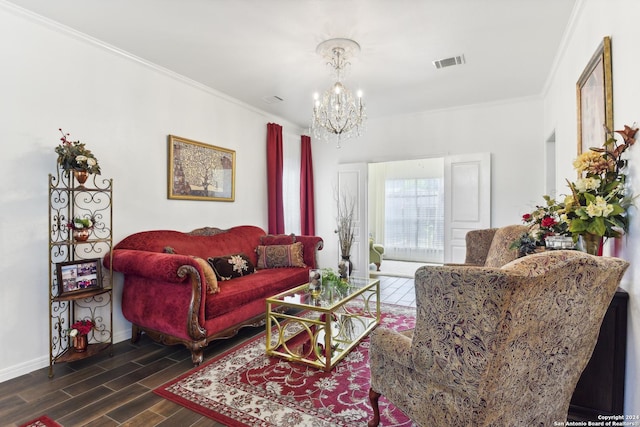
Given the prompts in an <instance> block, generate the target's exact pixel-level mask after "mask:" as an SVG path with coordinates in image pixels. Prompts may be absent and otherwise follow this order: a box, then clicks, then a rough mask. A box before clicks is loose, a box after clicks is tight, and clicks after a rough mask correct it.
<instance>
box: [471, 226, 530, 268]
mask: <svg viewBox="0 0 640 427" xmlns="http://www.w3.org/2000/svg"><path fill="white" fill-rule="evenodd" d="M527 230H528V227H527V226H526V225H517V224H514V225H507V226H505V227H501V228H487V229H482V230H471V231H468V232H467V235H466V236H465V241H466V246H467V252H466V257H465V264H469V265H477V266H484V267H502V266H503V265H505V264H506V263H508V262H510V261H513V260H514V259H516V258H517V257H518V251H517V250H516V249H511V248H510V246H511V244H512V243H513V242H514V241H515V240H516V239H518V238H519V237H520V236H521V235H522V234H523V233H526V232H527Z"/></svg>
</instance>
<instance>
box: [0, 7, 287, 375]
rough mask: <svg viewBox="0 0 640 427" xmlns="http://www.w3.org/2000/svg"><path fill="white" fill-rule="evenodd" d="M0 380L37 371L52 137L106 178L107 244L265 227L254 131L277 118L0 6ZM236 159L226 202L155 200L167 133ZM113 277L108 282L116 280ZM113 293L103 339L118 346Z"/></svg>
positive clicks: (43, 339)
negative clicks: (110, 324)
mask: <svg viewBox="0 0 640 427" xmlns="http://www.w3.org/2000/svg"><path fill="white" fill-rule="evenodd" d="M0 46H1V49H0V51H1V52H2V54H3V55H2V56H3V64H2V67H1V68H0V117H2V126H1V127H0V136H1V140H2V155H1V156H0V182H1V183H2V190H1V191H0V210H1V212H2V216H1V217H0V238H1V241H2V245H0V277H1V278H2V284H1V285H0V315H1V316H2V321H0V343H2V345H4V346H5V347H4V350H3V351H0V381H3V380H6V379H8V378H12V377H14V376H17V375H20V374H23V373H26V372H30V371H32V370H34V369H36V368H40V367H43V366H47V365H48V352H49V347H48V345H49V340H48V330H49V326H48V312H49V309H48V300H47V295H48V293H47V286H48V280H49V277H48V265H47V264H48V255H47V250H48V249H47V248H48V234H47V228H48V219H47V211H48V210H47V197H48V196H47V194H48V189H47V185H48V184H47V183H48V181H47V175H48V174H49V173H53V172H55V168H56V158H57V155H56V154H55V153H54V148H55V147H56V146H57V145H58V144H59V142H60V141H59V138H60V134H59V132H58V128H63V129H64V131H65V132H69V133H71V137H70V138H71V139H72V140H76V139H80V140H81V141H82V142H85V143H86V144H87V146H88V148H90V149H91V150H92V151H93V152H94V153H95V155H96V156H97V158H98V160H99V162H100V166H101V168H102V174H103V176H105V177H109V178H113V179H114V200H113V204H114V221H113V230H114V239H115V241H116V242H117V241H119V240H121V239H122V238H123V237H125V236H127V235H128V234H131V233H133V232H136V231H141V230H148V229H158V228H160V229H176V230H184V231H188V230H191V229H194V228H197V227H200V226H205V225H208V226H215V227H221V228H226V227H230V226H233V225H238V224H253V225H258V226H261V227H263V228H265V227H266V225H267V214H266V209H265V206H266V182H265V181H266V180H265V179H260V178H259V177H261V176H266V166H265V164H266V161H265V157H266V154H265V148H264V147H265V146H266V144H265V141H266V124H267V123H268V122H269V121H277V122H278V123H280V124H282V125H283V126H285V127H289V128H291V125H290V124H288V123H286V122H283V121H282V120H280V119H277V118H274V117H270V116H267V115H265V114H264V113H262V112H259V111H255V110H254V109H251V108H248V107H246V106H244V105H242V104H240V103H238V102H236V101H234V100H231V99H229V98H227V97H225V96H222V95H220V94H218V93H216V92H215V91H213V90H208V89H206V88H203V87H200V86H198V85H196V84H193V83H190V82H188V81H186V80H185V79H182V78H180V77H179V76H175V75H171V74H170V73H167V72H164V71H162V70H157V69H154V68H153V67H151V66H149V65H148V64H144V63H142V62H140V61H136V60H133V59H132V58H130V57H126V56H124V55H122V54H120V53H117V52H114V51H111V50H109V49H106V48H104V47H101V46H99V45H97V44H95V43H92V42H89V41H87V40H85V39H83V38H82V37H79V36H74V35H73V34H72V33H69V32H68V31H64V30H62V29H60V28H56V27H55V26H52V25H49V24H47V23H42V22H38V21H36V20H34V19H31V18H29V17H26V16H23V15H21V14H20V13H19V12H17V11H14V10H13V9H9V8H8V7H7V6H6V5H4V6H3V5H2V4H0ZM169 134H174V135H178V136H182V137H186V138H190V139H194V140H197V141H201V142H205V143H208V144H213V145H218V146H221V147H225V148H229V149H232V150H236V160H237V171H236V201H235V202H233V203H226V202H202V201H180V200H168V199H167V135H169ZM117 278H119V277H117ZM120 294H121V284H120V283H116V290H115V304H114V339H115V341H116V342H117V341H121V340H124V339H128V338H129V330H130V325H129V323H128V322H126V321H125V320H124V318H123V317H122V315H121V310H120Z"/></svg>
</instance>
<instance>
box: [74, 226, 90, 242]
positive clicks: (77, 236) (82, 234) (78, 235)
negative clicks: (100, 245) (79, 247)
mask: <svg viewBox="0 0 640 427" xmlns="http://www.w3.org/2000/svg"><path fill="white" fill-rule="evenodd" d="M90 233H91V231H90V230H89V229H88V228H82V229H80V230H73V238H74V240H75V241H76V242H86V241H87V239H88V238H89V234H90Z"/></svg>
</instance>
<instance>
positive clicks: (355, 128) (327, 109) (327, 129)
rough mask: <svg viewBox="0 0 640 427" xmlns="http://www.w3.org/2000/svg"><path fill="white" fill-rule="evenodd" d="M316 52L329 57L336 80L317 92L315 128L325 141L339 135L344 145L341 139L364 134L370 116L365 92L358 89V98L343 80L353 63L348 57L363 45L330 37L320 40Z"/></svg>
mask: <svg viewBox="0 0 640 427" xmlns="http://www.w3.org/2000/svg"><path fill="white" fill-rule="evenodd" d="M316 52H317V53H319V54H320V55H322V56H323V57H324V58H325V59H327V60H328V62H327V65H329V66H331V68H333V72H334V73H335V79H336V82H335V83H334V84H333V85H332V86H331V87H330V88H329V89H327V90H326V91H325V92H324V94H322V96H320V95H319V94H318V93H316V94H314V100H315V102H314V106H313V119H312V123H311V131H312V132H313V136H314V137H316V138H319V139H323V140H325V141H326V140H328V139H329V137H334V136H335V138H336V142H337V146H338V148H340V142H341V140H343V139H348V138H352V137H357V136H360V134H361V133H362V131H364V123H365V120H366V118H367V115H366V114H365V108H364V104H363V102H362V92H361V91H358V93H357V97H358V99H357V101H356V99H355V98H354V96H353V94H352V93H351V91H350V90H349V89H347V88H346V86H345V85H344V84H343V83H342V79H343V78H344V73H345V71H346V68H347V67H349V66H350V65H351V64H350V63H349V62H348V60H347V59H348V58H349V57H354V56H355V55H356V54H358V52H360V45H359V44H358V43H356V42H355V41H353V40H349V39H330V40H326V41H324V42H322V43H320V44H319V45H318V47H317V49H316Z"/></svg>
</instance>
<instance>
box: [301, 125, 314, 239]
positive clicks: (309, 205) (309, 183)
mask: <svg viewBox="0 0 640 427" xmlns="http://www.w3.org/2000/svg"><path fill="white" fill-rule="evenodd" d="M300 140H301V143H302V146H301V150H300V151H301V159H300V229H301V233H300V234H302V235H303V236H314V235H315V234H316V220H315V206H314V203H313V199H314V193H313V159H312V158H311V138H310V137H309V136H307V135H302V136H301V137H300Z"/></svg>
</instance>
